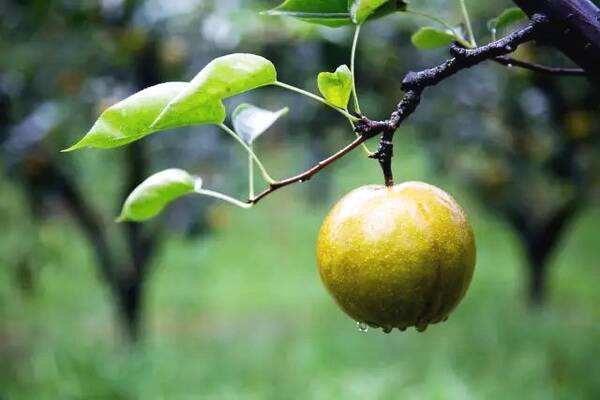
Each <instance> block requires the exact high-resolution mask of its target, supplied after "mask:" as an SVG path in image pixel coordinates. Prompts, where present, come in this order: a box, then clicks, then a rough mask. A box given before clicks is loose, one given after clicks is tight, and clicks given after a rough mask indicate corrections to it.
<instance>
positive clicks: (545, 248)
mask: <svg viewBox="0 0 600 400" xmlns="http://www.w3.org/2000/svg"><path fill="white" fill-rule="evenodd" d="M579 208H580V205H579V203H578V202H577V201H571V202H569V203H567V204H566V205H564V206H563V207H562V208H561V209H560V210H558V211H557V212H556V213H555V214H554V215H553V216H552V217H551V218H549V219H548V220H547V221H545V222H544V223H543V224H541V225H537V226H536V225H535V224H534V222H533V221H531V220H530V219H529V218H528V217H527V215H525V214H524V213H523V212H522V211H520V210H511V211H508V218H509V220H510V221H511V223H512V225H513V226H514V228H515V229H516V231H517V233H518V235H519V238H520V239H521V243H522V244H523V247H524V249H525V253H526V258H527V264H526V267H527V276H528V290H527V292H528V293H527V294H528V298H529V304H530V305H532V306H540V305H542V304H543V303H544V302H545V300H546V294H547V288H548V264H549V259H550V256H551V255H552V253H553V251H554V250H555V249H556V246H557V244H558V243H559V242H560V239H561V237H562V234H563V233H564V231H565V228H566V227H567V226H568V224H569V223H570V222H571V221H572V220H573V218H574V217H575V215H576V213H577V211H578V210H579Z"/></svg>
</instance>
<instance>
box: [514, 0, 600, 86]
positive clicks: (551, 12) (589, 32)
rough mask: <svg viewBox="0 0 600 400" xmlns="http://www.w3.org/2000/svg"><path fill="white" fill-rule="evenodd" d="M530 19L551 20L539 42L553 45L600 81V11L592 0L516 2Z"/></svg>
mask: <svg viewBox="0 0 600 400" xmlns="http://www.w3.org/2000/svg"><path fill="white" fill-rule="evenodd" d="M513 2H514V3H515V4H516V5H517V6H519V7H520V8H522V9H523V11H525V12H526V13H527V14H528V15H529V16H531V17H532V16H534V15H535V14H543V15H545V16H546V17H547V18H548V20H549V22H550V23H549V24H548V25H547V29H545V32H542V33H543V34H542V35H541V37H540V42H543V43H546V44H549V45H552V46H554V47H556V48H558V49H559V50H560V51H561V52H563V53H564V54H565V55H566V56H567V57H569V58H570V59H571V60H573V61H574V62H575V64H577V65H579V66H580V67H581V68H583V69H584V70H585V71H586V72H587V73H588V75H589V76H590V77H591V78H592V79H595V80H596V83H597V82H598V81H599V80H600V19H599V18H598V17H599V16H600V9H599V8H598V6H597V5H595V4H594V3H593V2H592V1H590V0H552V1H550V0H513Z"/></svg>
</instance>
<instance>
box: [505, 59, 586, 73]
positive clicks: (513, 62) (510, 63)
mask: <svg viewBox="0 0 600 400" xmlns="http://www.w3.org/2000/svg"><path fill="white" fill-rule="evenodd" d="M494 61H496V62H497V63H498V64H502V65H506V66H507V67H519V68H523V69H528V70H530V71H535V72H539V73H542V74H550V75H561V76H584V77H587V76H589V74H588V73H587V72H586V71H585V70H583V69H581V68H558V67H548V66H546V65H541V64H536V63H530V62H527V61H522V60H517V59H515V58H512V57H508V56H500V57H496V58H494Z"/></svg>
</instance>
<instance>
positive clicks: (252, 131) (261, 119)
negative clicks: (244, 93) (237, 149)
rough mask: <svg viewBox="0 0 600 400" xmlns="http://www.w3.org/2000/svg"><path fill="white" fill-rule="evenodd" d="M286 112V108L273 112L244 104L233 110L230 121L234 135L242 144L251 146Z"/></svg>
mask: <svg viewBox="0 0 600 400" xmlns="http://www.w3.org/2000/svg"><path fill="white" fill-rule="evenodd" d="M288 111H289V109H288V108H287V107H286V108H283V109H281V110H279V111H275V112H274V111H269V110H265V109H262V108H259V107H256V106H253V105H252V104H245V103H244V104H240V105H239V106H238V107H237V108H236V109H235V111H234V112H233V115H232V116H231V119H232V121H233V127H234V129H235V131H236V133H237V134H238V135H239V136H240V137H241V138H242V140H244V142H246V143H247V144H252V142H254V141H255V140H256V139H257V138H258V137H259V136H260V135H262V134H263V133H264V132H265V131H266V130H267V129H269V128H270V127H271V126H272V125H273V124H274V123H275V122H276V121H277V120H278V119H279V118H281V117H282V116H283V115H285V114H287V112H288Z"/></svg>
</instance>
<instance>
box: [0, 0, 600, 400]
mask: <svg viewBox="0 0 600 400" xmlns="http://www.w3.org/2000/svg"><path fill="white" fill-rule="evenodd" d="M276 3H277V2H275V1H253V0H252V1H250V0H248V1H246V0H245V1H242V0H219V1H213V0H179V1H172V0H169V1H166V0H146V1H144V0H102V1H97V0H83V1H79V0H77V1H76V0H52V1H41V0H31V1H24V0H23V1H21V0H5V1H2V2H0V55H1V56H0V221H1V224H2V229H1V230H0V399H2V400H13V399H36V400H40V399H57V398H65V399H89V398H94V399H103V398H107V399H185V398H200V399H296V398H297V399H398V398H407V399H494V398H513V399H517V398H518V399H598V398H600V363H599V362H598V360H600V291H599V290H598V283H599V281H600V280H599V278H600V250H599V249H600V229H599V226H600V208H599V207H598V205H599V203H600V202H599V198H600V181H599V175H600V154H599V153H600V144H599V140H600V132H599V131H600V121H599V119H600V114H599V112H598V111H599V110H598V104H599V103H598V98H600V97H599V96H598V95H599V93H598V92H597V89H596V91H595V90H594V88H593V87H591V85H590V84H589V83H588V82H587V81H585V80H584V79H581V78H554V77H548V76H543V75H536V74H534V73H531V72H527V71H523V70H517V69H514V68H512V69H511V68H506V67H502V66H498V65H494V64H491V63H487V64H485V65H482V66H479V67H477V68H474V69H472V70H469V71H466V72H463V73H461V74H460V75H459V76H456V77H455V78H453V79H451V80H449V81H448V82H445V83H444V84H442V85H440V86H439V87H437V88H435V89H433V90H430V91H428V92H426V94H425V96H424V101H423V105H422V107H421V108H420V109H419V110H418V112H417V114H416V115H415V116H414V117H413V118H411V120H410V121H409V123H408V124H406V125H405V126H404V127H403V128H402V129H401V130H400V131H399V133H398V134H397V135H396V144H397V149H396V158H395V160H394V169H395V172H396V176H397V180H398V181H403V180H426V181H428V182H430V183H433V184H436V185H439V186H441V187H443V188H445V189H446V190H448V191H450V192H451V193H453V195H454V196H455V197H456V198H457V199H458V200H459V202H461V203H462V204H463V206H464V207H465V209H466V210H467V212H468V214H469V215H470V218H471V221H472V224H473V226H474V229H475V232H476V238H477V242H478V265H477V271H476V274H475V278H474V281H473V283H472V286H471V289H470V291H469V293H468V294H467V297H466V298H465V300H464V302H463V303H462V305H461V306H460V307H459V309H458V310H457V311H456V312H455V314H453V315H452V316H451V318H450V320H449V321H448V322H447V323H445V324H442V325H436V326H432V327H430V329H429V330H428V331H427V332H425V333H421V334H419V333H416V332H415V331H414V330H411V331H409V332H406V333H400V332H398V331H394V332H393V333H392V334H390V335H385V334H383V333H381V332H380V331H370V332H368V333H367V334H361V333H359V332H358V330H357V329H356V326H355V324H354V322H353V321H352V320H350V319H349V318H347V317H346V316H345V315H344V314H343V313H342V312H341V311H340V310H338V308H337V307H336V306H335V304H334V303H333V301H332V300H331V299H330V298H329V297H328V295H327V293H326V292H325V290H324V288H323V286H322V285H321V283H320V281H319V277H318V274H317V271H316V265H315V257H314V252H315V250H314V242H315V238H316V234H317V232H318V229H319V227H320V223H321V221H322V219H323V217H324V216H325V214H326V212H327V210H328V208H329V207H331V205H332V204H333V203H334V202H335V201H336V199H338V198H339V197H341V196H342V195H343V194H345V193H346V192H348V191H349V190H351V189H353V188H355V187H357V186H360V185H364V184H370V183H380V182H381V181H382V177H381V173H380V171H379V167H378V166H377V163H376V162H374V161H372V160H368V159H366V158H365V157H364V153H362V152H360V151H356V152H355V153H354V154H352V155H351V156H349V157H348V158H346V159H344V160H343V161H341V162H339V163H337V164H335V165H334V166H333V167H332V168H330V169H328V170H326V171H325V172H323V173H321V174H319V175H318V176H316V177H315V178H314V179H313V180H311V181H310V182H309V183H307V184H304V185H299V186H296V187H292V188H289V189H285V190H282V191H281V192H278V193H277V194H276V195H274V196H273V197H270V198H269V199H267V200H266V201H265V202H264V203H261V204H260V205H259V206H258V207H257V208H255V209H253V210H250V211H244V210H238V209H236V208H233V207H231V206H229V205H226V204H222V203H218V202H215V201H212V200H209V199H206V198H192V199H185V200H183V201H180V202H178V203H177V204H175V205H174V206H173V207H170V208H169V209H168V212H167V213H166V214H164V215H163V216H161V217H160V218H158V219H156V220H155V221H152V222H150V223H147V224H144V225H128V224H121V225H118V224H115V223H114V222H113V220H114V218H115V216H116V215H117V213H118V211H119V209H120V206H121V204H122V201H123V200H124V198H125V196H126V194H127V193H128V192H129V191H130V190H131V189H132V187H134V186H135V185H137V184H138V183H140V182H141V181H142V180H143V179H144V178H145V177H147V176H149V175H150V174H152V173H154V172H157V171H160V170H162V169H165V168H167V167H180V168H184V169H187V170H190V171H193V172H195V173H198V174H200V175H201V176H203V177H204V179H205V182H206V183H207V185H210V186H211V188H216V189H218V190H221V191H223V192H226V193H229V194H234V195H236V196H238V197H240V198H243V196H244V195H245V190H246V178H247V177H246V166H247V165H246V163H247V159H246V156H245V155H244V153H243V151H242V150H241V149H240V148H239V146H237V145H236V144H235V143H234V142H233V141H232V140H231V138H229V137H227V136H225V135H223V134H222V132H219V131H217V130H215V129H212V128H211V127H197V128H193V129H182V130H178V131H174V132H168V133H163V134H158V135H153V136H152V137H149V138H146V139H144V140H142V141H140V142H137V143H136V144H135V145H132V146H129V147H126V148H121V149H117V150H110V151H98V150H86V151H82V152H79V153H76V154H61V153H60V152H59V151H60V149H63V148H65V147H66V146H67V145H68V144H71V143H73V142H74V141H75V139H76V138H78V137H80V136H81V135H83V134H84V133H85V132H86V131H87V129H89V127H90V126H91V125H92V123H93V122H94V121H95V119H96V118H97V116H98V115H99V113H100V112H101V111H102V110H103V109H104V108H106V107H107V106H108V105H110V104H113V103H115V102H117V101H118V100H120V99H123V98H125V97H127V96H128V95H130V94H132V93H133V92H136V91H138V90H140V89H141V88H145V87H148V86H151V85H154V84H156V83H159V82H162V81H174V80H178V81H181V80H189V79H191V78H192V77H193V76H194V75H195V74H196V72H197V71H199V70H200V69H201V68H202V67H203V66H204V65H205V64H206V63H208V62H209V61H210V60H211V59H212V58H214V57H217V56H220V55H224V54H227V53H232V52H250V53H256V54H261V55H263V56H265V57H267V58H269V59H270V60H272V61H273V62H274V63H275V65H276V66H277V69H278V71H279V75H280V79H281V80H282V81H284V82H288V83H292V84H295V85H297V86H300V87H303V88H306V89H309V90H312V91H316V75H317V73H318V72H320V71H325V70H329V71H331V70H333V69H335V68H336V67H337V66H338V65H340V64H344V63H348V62H349V60H348V55H349V47H350V42H351V36H352V31H351V29H350V28H341V29H328V28H323V27H316V26H312V25H308V24H304V23H301V22H297V21H293V20H289V19H282V18H275V17H268V16H264V15H260V14H259V11H260V10H265V9H268V8H271V7H273V6H274V5H275V4H276ZM468 5H469V8H470V12H471V14H472V17H473V19H474V20H475V21H476V24H475V28H476V31H477V32H478V36H479V38H480V41H482V40H488V38H489V32H488V30H487V28H486V24H487V21H488V19H490V18H492V17H494V16H496V15H497V14H498V13H499V12H500V11H501V10H503V9H504V8H506V7H508V6H511V5H512V4H511V3H510V2H509V1H508V0H502V1H492V0H485V1H484V0H478V1H473V0H471V1H468ZM413 6H414V8H415V9H419V10H422V11H428V10H429V11H432V10H433V11H434V12H436V13H437V14H438V15H439V14H441V15H442V16H444V17H446V18H447V19H449V20H451V21H455V22H456V21H459V13H458V7H457V6H456V4H454V2H448V1H441V0H439V1H438V0H426V1H415V2H413ZM423 25H429V23H428V22H427V21H425V20H422V19H419V18H418V17H411V16H407V15H402V14H398V15H394V16H391V17H388V18H386V19H383V20H379V21H376V22H372V23H369V24H367V25H366V27H365V28H364V31H363V34H362V39H361V44H360V47H359V58H358V60H359V61H358V87H359V92H360V95H361V100H362V101H363V102H364V104H365V106H364V107H363V108H364V109H365V110H364V111H365V112H366V113H367V115H369V116H370V117H371V118H384V117H386V116H387V115H389V112H390V111H391V110H392V108H393V107H394V105H395V102H396V101H397V100H398V99H399V98H400V81H401V77H402V76H403V75H404V74H405V73H406V72H407V71H408V70H410V69H422V68H425V67H427V66H431V65H434V64H437V63H439V62H440V61H441V60H442V59H443V58H445V57H446V56H447V55H446V53H445V51H444V50H439V51H428V52H422V51H421V52H419V51H417V50H416V49H414V48H413V46H412V45H411V44H410V35H411V33H412V32H414V31H415V29H416V28H417V27H419V26H423ZM518 57H519V58H522V59H527V60H531V61H538V62H544V63H549V64H553V65H568V64H569V62H568V60H565V59H563V58H562V57H561V56H560V55H558V54H557V53H556V52H555V51H553V50H552V49H543V48H534V47H533V46H525V47H524V48H522V49H520V50H519V53H518ZM247 101H250V102H252V103H254V104H256V105H259V106H262V107H264V108H269V109H273V110H274V109H277V108H279V107H280V106H285V105H287V106H289V107H290V108H291V112H290V113H289V115H288V116H286V117H285V118H284V119H283V120H281V121H280V122H279V123H278V124H277V125H276V126H275V127H274V128H272V129H271V131H270V132H268V133H267V134H266V135H265V136H263V137H262V138H261V139H260V141H259V143H258V144H257V149H258V151H259V152H260V153H261V154H262V155H263V157H264V161H265V163H266V164H267V165H268V166H269V167H270V169H271V170H272V171H273V175H275V176H276V177H285V176H290V175H292V174H293V173H294V172H297V171H300V170H302V169H305V168H306V167H308V166H310V165H311V164H312V163H314V162H316V161H317V160H319V159H321V158H324V157H325V156H326V155H328V154H329V153H331V152H333V151H335V150H336V149H338V148H340V147H341V146H342V145H343V144H344V143H346V142H348V141H349V140H350V139H351V137H352V134H351V132H349V131H348V129H347V123H346V122H345V121H344V120H343V119H342V118H340V117H339V115H337V113H335V112H332V111H331V110H329V109H326V108H324V107H322V106H319V105H318V104H316V103H315V104H313V103H311V102H309V101H307V100H306V99H304V98H302V97H300V96H296V95H294V94H291V93H286V92H283V91H282V90H281V89H277V88H264V89H260V90H257V91H255V92H253V93H251V94H250V95H244V96H240V97H236V98H234V99H231V100H230V101H229V102H228V109H229V110H232V109H233V108H234V107H235V106H236V105H237V104H239V103H241V102H247ZM371 146H372V147H373V146H375V143H373V144H371Z"/></svg>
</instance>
